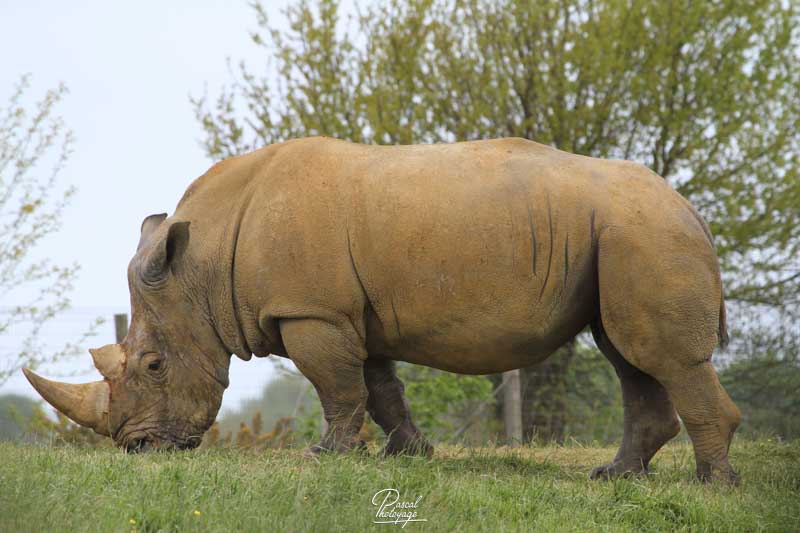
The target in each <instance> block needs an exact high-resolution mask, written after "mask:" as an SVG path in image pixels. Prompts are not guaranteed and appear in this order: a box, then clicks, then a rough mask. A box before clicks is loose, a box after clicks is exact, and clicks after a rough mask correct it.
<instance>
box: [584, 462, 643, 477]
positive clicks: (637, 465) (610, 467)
mask: <svg viewBox="0 0 800 533" xmlns="http://www.w3.org/2000/svg"><path fill="white" fill-rule="evenodd" d="M648 473H649V472H648V470H647V468H646V467H644V466H643V465H642V462H641V461H635V462H630V463H626V462H624V461H615V462H613V463H609V464H607V465H603V466H598V467H597V468H595V469H594V470H592V472H591V473H590V474H589V479H613V478H618V477H631V476H643V475H647V474H648Z"/></svg>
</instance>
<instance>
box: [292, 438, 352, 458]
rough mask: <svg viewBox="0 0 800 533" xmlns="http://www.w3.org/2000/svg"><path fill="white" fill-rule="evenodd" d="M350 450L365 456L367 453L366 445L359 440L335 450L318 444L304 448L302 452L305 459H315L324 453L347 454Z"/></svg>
mask: <svg viewBox="0 0 800 533" xmlns="http://www.w3.org/2000/svg"><path fill="white" fill-rule="evenodd" d="M351 450H352V451H356V452H359V453H364V454H365V453H367V443H366V442H364V441H363V440H359V441H357V442H356V443H354V444H353V445H351V446H339V447H338V448H336V449H334V448H331V447H328V446H325V445H323V444H321V443H318V444H314V445H312V446H309V447H308V448H306V449H305V450H304V451H303V457H305V458H306V459H317V458H318V457H319V456H320V455H322V454H324V453H333V452H336V453H347V452H349V451H351Z"/></svg>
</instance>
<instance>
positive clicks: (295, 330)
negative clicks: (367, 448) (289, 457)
mask: <svg viewBox="0 0 800 533" xmlns="http://www.w3.org/2000/svg"><path fill="white" fill-rule="evenodd" d="M280 329H281V337H282V338H283V344H284V346H285V347H286V351H287V353H288V355H289V357H290V358H291V359H292V361H293V362H294V364H295V365H296V366H297V368H298V369H299V370H300V372H301V373H302V374H303V375H304V376H305V377H306V378H308V380H309V381H311V383H312V385H314V388H315V389H316V390H317V394H318V395H319V399H320V402H321V403H322V410H323V413H324V416H325V421H326V422H327V425H328V429H327V431H326V433H325V435H323V437H322V439H321V440H320V442H319V443H318V444H316V445H314V446H311V447H310V448H309V449H308V450H306V454H307V455H317V454H319V453H320V452H326V451H333V452H346V451H348V450H351V449H357V448H360V447H361V446H362V443H361V442H360V441H359V439H358V432H359V430H360V429H361V425H362V424H363V422H364V413H365V407H366V403H367V387H366V385H365V383H364V360H365V359H366V349H365V348H364V347H363V345H362V343H361V341H360V339H359V336H358V335H357V334H356V332H355V331H352V330H351V329H350V328H349V327H338V326H335V325H332V324H329V323H328V322H324V321H322V320H316V319H289V320H282V321H281V322H280Z"/></svg>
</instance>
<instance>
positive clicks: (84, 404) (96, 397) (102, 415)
mask: <svg viewBox="0 0 800 533" xmlns="http://www.w3.org/2000/svg"><path fill="white" fill-rule="evenodd" d="M22 372H23V373H24V374H25V377H26V378H28V381H30V382H31V385H33V388H34V389H36V391H37V392H38V393H39V394H41V395H42V398H44V399H45V400H47V403H49V404H50V405H52V406H53V407H55V408H56V409H58V410H59V411H61V412H62V413H64V415H66V416H67V417H68V418H70V419H71V420H73V421H75V422H77V423H78V424H80V425H82V426H85V427H88V428H91V429H93V430H95V432H97V433H99V434H100V435H104V436H106V437H110V436H111V431H110V430H109V427H108V401H109V397H110V396H111V389H110V387H109V386H108V383H107V382H105V381H93V382H91V383H81V384H79V385H73V384H71V383H60V382H58V381H50V380H49V379H45V378H43V377H41V376H37V375H36V374H34V373H33V372H31V371H30V370H28V369H27V368H23V369H22Z"/></svg>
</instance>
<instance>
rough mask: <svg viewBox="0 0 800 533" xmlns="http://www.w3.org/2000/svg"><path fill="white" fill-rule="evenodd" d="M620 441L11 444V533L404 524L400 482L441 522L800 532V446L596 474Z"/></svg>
mask: <svg viewBox="0 0 800 533" xmlns="http://www.w3.org/2000/svg"><path fill="white" fill-rule="evenodd" d="M614 452H615V450H614V449H613V448H608V447H584V446H579V445H571V446H566V447H559V446H547V447H525V448H517V449H508V448H497V449H494V448H492V449H489V448H481V449H463V448H457V447H443V446H440V447H439V448H438V449H437V451H436V457H435V458H434V459H433V460H431V461H428V460H424V459H416V458H391V459H380V458H377V457H375V453H374V452H373V453H372V454H371V455H370V456H360V455H356V454H353V455H347V456H339V457H336V456H324V457H322V458H321V460H320V461H319V463H316V462H314V461H309V460H307V459H303V458H302V457H301V456H300V453H299V452H298V451H294V450H283V451H268V452H261V453H253V452H248V451H237V450H231V449H227V450H226V449H211V450H201V451H194V452H184V453H171V454H167V453H165V454H145V455H126V454H124V453H122V452H120V451H118V450H115V449H111V448H105V449H91V448H76V447H48V446H41V445H38V446H37V445H21V444H11V443H0V531H125V532H130V531H134V530H135V531H137V532H141V531H177V530H180V531H234V530H243V531H362V530H366V529H369V528H378V529H377V530H378V531H380V530H384V531H392V530H393V528H396V527H400V526H399V525H374V524H372V521H373V520H374V519H375V514H376V512H377V508H376V507H374V506H373V505H372V504H371V502H370V500H371V498H372V496H373V494H374V493H375V492H376V491H378V490H380V489H385V488H396V489H398V490H399V491H400V493H401V499H402V500H404V501H409V500H410V501H414V500H416V499H417V498H418V497H420V496H421V497H422V499H421V500H420V501H419V504H418V506H417V509H416V512H417V515H418V518H424V519H427V522H424V523H409V524H407V525H406V527H405V529H406V530H409V529H424V530H431V531H453V530H460V531H572V530H595V531H665V530H701V531H705V530H708V531H791V530H800V443H794V444H785V443H778V442H774V441H769V440H760V441H741V442H735V443H734V446H733V448H732V450H731V461H732V463H733V464H734V466H735V467H736V468H737V469H738V470H739V473H740V474H741V475H742V484H741V486H740V487H729V486H726V485H703V484H701V483H698V482H696V481H695V480H694V459H693V455H692V453H691V448H690V447H689V446H688V445H687V444H684V443H677V444H673V445H670V446H667V447H666V448H665V449H663V450H662V451H661V452H660V453H659V454H658V455H657V456H656V459H655V460H654V462H653V468H654V470H655V473H654V474H653V475H651V476H650V477H648V478H639V479H629V480H617V481H610V482H600V481H590V480H588V479H587V473H588V471H589V470H590V469H591V468H592V467H593V466H596V465H598V464H601V463H603V462H607V461H608V460H609V459H611V458H612V457H613V455H614Z"/></svg>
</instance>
